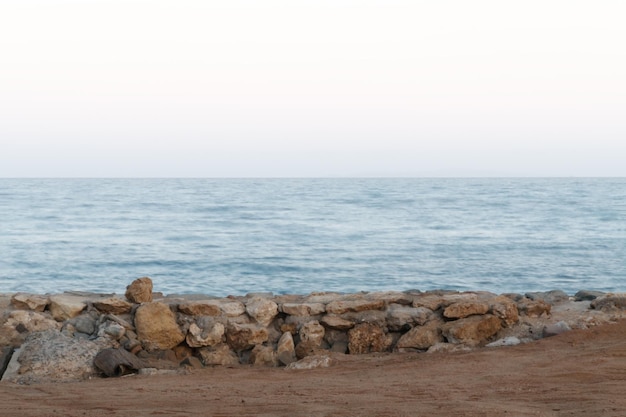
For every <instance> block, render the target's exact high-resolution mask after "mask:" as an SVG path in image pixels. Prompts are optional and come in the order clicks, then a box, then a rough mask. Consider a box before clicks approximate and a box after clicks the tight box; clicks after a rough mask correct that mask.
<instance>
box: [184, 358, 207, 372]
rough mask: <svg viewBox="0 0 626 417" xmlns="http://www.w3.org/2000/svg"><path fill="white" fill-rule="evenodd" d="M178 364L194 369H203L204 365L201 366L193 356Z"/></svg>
mask: <svg viewBox="0 0 626 417" xmlns="http://www.w3.org/2000/svg"><path fill="white" fill-rule="evenodd" d="M180 364H181V365H183V366H189V367H191V368H194V369H200V368H204V365H202V361H201V360H200V359H198V358H196V357H195V356H190V357H188V358H185V359H184V360H183V361H182V362H181V363H180Z"/></svg>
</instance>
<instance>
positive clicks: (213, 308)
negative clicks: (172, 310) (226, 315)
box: [178, 301, 222, 316]
mask: <svg viewBox="0 0 626 417" xmlns="http://www.w3.org/2000/svg"><path fill="white" fill-rule="evenodd" d="M178 311H180V312H181V313H183V314H187V315H190V316H219V315H220V314H221V312H222V310H221V309H220V307H219V305H218V304H217V303H214V302H204V301H191V302H188V303H182V304H179V305H178Z"/></svg>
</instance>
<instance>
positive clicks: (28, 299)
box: [11, 293, 50, 312]
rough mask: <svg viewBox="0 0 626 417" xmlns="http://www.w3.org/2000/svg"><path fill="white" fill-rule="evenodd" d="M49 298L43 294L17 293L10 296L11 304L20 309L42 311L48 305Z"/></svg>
mask: <svg viewBox="0 0 626 417" xmlns="http://www.w3.org/2000/svg"><path fill="white" fill-rule="evenodd" d="M49 302H50V299H49V298H48V297H47V296H45V295H37V294H26V293H17V294H14V295H13V297H11V304H12V305H13V306H14V307H15V308H19V309H21V310H33V311H38V312H42V311H44V310H45V309H46V307H47V306H48V303H49Z"/></svg>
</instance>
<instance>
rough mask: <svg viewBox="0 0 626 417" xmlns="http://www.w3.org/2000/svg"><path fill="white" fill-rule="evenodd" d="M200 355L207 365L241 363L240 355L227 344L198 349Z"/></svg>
mask: <svg viewBox="0 0 626 417" xmlns="http://www.w3.org/2000/svg"><path fill="white" fill-rule="evenodd" d="M198 357H199V358H200V360H201V361H202V363H203V364H204V365H205V366H216V365H219V366H234V365H239V357H238V356H237V355H236V354H235V352H233V351H232V350H231V349H230V347H229V346H228V345H226V344H220V345H217V346H212V347H205V348H201V349H198Z"/></svg>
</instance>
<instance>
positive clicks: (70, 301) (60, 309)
mask: <svg viewBox="0 0 626 417" xmlns="http://www.w3.org/2000/svg"><path fill="white" fill-rule="evenodd" d="M85 307H87V303H86V300H85V298H84V297H80V296H75V295H67V294H56V295H52V296H50V304H49V307H48V308H49V309H50V314H52V318H53V319H55V320H56V321H65V320H69V319H71V318H72V317H76V316H78V315H79V314H80V313H81V312H82V311H83V310H84V309H85Z"/></svg>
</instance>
